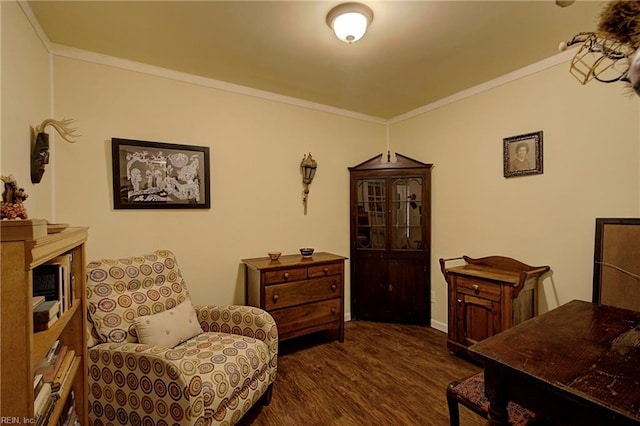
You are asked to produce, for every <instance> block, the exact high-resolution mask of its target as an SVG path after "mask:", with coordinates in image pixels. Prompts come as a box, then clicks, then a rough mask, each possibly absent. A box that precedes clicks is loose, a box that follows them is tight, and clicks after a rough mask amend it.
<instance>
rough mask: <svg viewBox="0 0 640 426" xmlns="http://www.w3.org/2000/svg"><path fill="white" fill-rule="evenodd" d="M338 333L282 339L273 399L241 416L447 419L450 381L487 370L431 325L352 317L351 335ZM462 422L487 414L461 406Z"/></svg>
mask: <svg viewBox="0 0 640 426" xmlns="http://www.w3.org/2000/svg"><path fill="white" fill-rule="evenodd" d="M336 334H337V333H324V334H323V333H316V334H313V335H309V336H303V337H301V338H298V339H292V340H287V341H284V342H281V344H280V356H279V359H278V375H277V378H276V383H275V386H274V391H273V399H272V400H271V404H270V405H269V406H266V407H265V406H261V405H260V404H257V405H256V406H255V407H254V408H253V409H252V411H250V412H249V413H247V414H246V415H245V417H244V418H243V419H241V421H240V423H239V424H240V425H241V426H249V425H251V426H281V425H282V426H289V425H296V426H297V425H301V426H302V425H304V426H313V425H323V426H325V425H327V426H328V425H336V426H337V425H340V426H342V425H345V426H346V425H359V426H360V425H393V426H399V425H420V426H429V425H434V426H435V425H437V426H445V425H448V424H449V414H448V410H447V401H446V398H445V389H446V386H447V385H448V384H449V382H451V381H452V380H457V379H461V378H464V377H466V376H469V375H471V374H473V373H475V372H478V371H480V367H478V366H477V365H474V364H472V363H470V362H468V361H465V360H463V359H461V358H458V357H456V356H453V355H451V354H450V353H449V352H448V351H447V349H446V335H445V334H444V333H442V332H440V331H437V330H435V329H432V328H430V327H421V326H413V325H400V324H387V323H377V322H367V321H350V322H347V323H346V326H345V341H344V343H340V342H338V341H337V340H335V338H336ZM460 424H461V425H462V426H480V425H484V424H486V422H485V420H484V419H482V417H480V416H478V415H477V414H475V413H473V412H471V411H469V410H467V409H466V408H464V407H460Z"/></svg>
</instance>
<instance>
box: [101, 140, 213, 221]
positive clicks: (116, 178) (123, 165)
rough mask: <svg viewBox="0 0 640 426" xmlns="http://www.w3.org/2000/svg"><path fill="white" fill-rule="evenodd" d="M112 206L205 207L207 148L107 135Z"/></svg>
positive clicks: (133, 207) (146, 207)
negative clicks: (111, 181) (111, 179)
mask: <svg viewBox="0 0 640 426" xmlns="http://www.w3.org/2000/svg"><path fill="white" fill-rule="evenodd" d="M111 155H112V160H113V207H114V208H115V209H208V208H211V201H210V198H209V173H210V172H209V148H208V147H203V146H193V145H177V144H170V143H162V142H147V141H138V140H132V139H118V138H112V139H111Z"/></svg>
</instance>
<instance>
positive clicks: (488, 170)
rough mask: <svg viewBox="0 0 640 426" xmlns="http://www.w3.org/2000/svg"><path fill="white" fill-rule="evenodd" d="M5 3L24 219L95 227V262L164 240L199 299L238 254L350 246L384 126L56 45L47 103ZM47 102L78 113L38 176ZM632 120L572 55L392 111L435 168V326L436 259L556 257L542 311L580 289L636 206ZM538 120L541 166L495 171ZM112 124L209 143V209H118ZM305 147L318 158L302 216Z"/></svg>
mask: <svg viewBox="0 0 640 426" xmlns="http://www.w3.org/2000/svg"><path fill="white" fill-rule="evenodd" d="M1 5H2V9H1V10H2V16H1V18H2V141H1V143H2V145H1V148H2V149H1V154H0V156H1V170H0V172H1V173H2V174H3V175H5V174H9V173H13V174H14V175H15V176H16V177H17V178H18V180H19V183H20V184H21V185H22V186H24V187H25V188H26V189H27V192H28V193H29V194H30V196H31V197H30V198H29V200H28V201H27V208H28V210H29V213H30V215H31V216H32V217H41V218H46V219H49V220H52V221H57V222H63V223H72V224H74V225H86V226H89V227H90V239H89V242H88V246H87V254H88V256H89V258H98V257H105V256H129V255H133V254H139V253H142V252H146V251H148V250H152V249H155V248H170V249H172V250H174V251H175V252H176V254H177V255H178V258H179V261H180V263H181V267H182V269H183V271H184V275H185V278H186V279H187V281H188V283H189V285H190V288H191V292H192V294H193V296H194V298H195V299H196V300H197V301H198V302H199V303H232V302H236V303H237V302H242V300H243V295H244V293H243V288H242V270H241V268H240V259H242V258H245V257H254V256H263V255H264V254H265V253H266V252H267V251H268V250H274V249H278V250H281V251H283V252H285V253H293V252H295V251H296V250H297V249H298V248H299V247H301V246H303V245H304V246H306V245H312V246H314V247H316V248H317V249H319V250H324V251H332V252H335V253H339V254H343V255H346V256H348V255H349V237H348V234H349V223H348V172H347V167H348V166H352V165H355V164H358V163H359V162H361V161H363V160H365V159H368V158H370V157H373V156H374V155H377V154H379V153H380V152H381V151H384V150H386V129H385V127H384V126H383V125H382V124H380V123H375V122H370V121H366V120H358V119H355V118H349V117H344V116H340V115H337V114H331V113H328V112H320V111H317V110H313V109H307V108H303V107H301V106H296V105H290V104H283V103H278V102H274V101H269V100H266V99H260V98H253V97H250V96H246V95H240V94H236V93H230V92H227V91H223V90H219V89H215V88H211V87H205V86H201V85H198V84H195V83H193V82H185V81H178V80H174V79H171V78H163V77H158V76H155V75H151V74H148V73H145V72H139V71H134V70H124V69H119V68H117V67H113V66H108V65H99V64H96V63H91V62H87V61H82V60H77V59H71V58H66V57H61V56H56V57H55V58H54V60H53V73H54V84H53V89H54V92H55V96H54V99H55V102H54V103H52V101H51V99H52V98H51V93H50V92H51V83H50V81H51V80H50V71H49V60H50V55H49V54H47V51H46V49H45V47H44V46H43V44H42V43H41V42H40V41H39V40H38V37H37V36H36V34H35V32H34V30H33V29H32V28H31V27H30V24H29V23H28V20H27V19H26V17H25V16H24V14H23V12H22V10H21V9H20V7H19V6H18V5H17V4H16V3H13V2H1ZM52 104H53V105H52ZM54 110H55V111H54ZM50 116H55V117H56V118H62V117H70V118H75V119H76V120H77V127H78V129H79V132H78V133H80V134H81V135H82V137H81V138H80V140H79V142H78V143H76V144H73V145H72V144H68V143H66V142H64V141H63V140H61V139H59V138H58V140H57V141H55V142H53V143H52V164H51V165H50V166H49V168H48V170H47V173H46V174H45V177H44V179H43V182H42V183H41V184H38V185H31V184H30V181H29V150H30V149H29V138H28V135H29V126H30V125H35V124H38V123H39V122H40V121H42V120H43V119H44V118H49V117H50ZM639 118H640V108H639V102H638V99H637V98H636V97H628V96H625V95H624V94H623V91H622V90H621V86H620V85H604V84H598V83H590V84H589V85H587V86H584V87H583V86H580V85H579V84H578V83H577V82H576V81H574V80H573V78H572V77H571V76H570V75H569V74H568V72H567V68H566V64H565V65H562V66H557V67H554V68H551V69H548V70H546V71H541V72H538V73H535V74H534V75H531V76H529V77H525V78H521V79H519V80H517V81H514V82H511V83H508V84H506V85H503V86H500V87H497V88H494V89H490V90H487V91H484V92H481V93H478V94H476V95H474V96H471V97H469V98H466V99H464V100H459V101H457V102H454V103H451V104H449V105H446V106H443V107H441V108H437V109H434V110H432V111H429V112H425V113H423V114H420V115H417V116H415V117H413V118H408V119H405V120H403V121H394V122H392V125H391V126H390V127H391V132H390V134H391V149H392V150H393V151H397V152H400V153H402V154H404V155H408V156H410V157H413V158H415V159H417V160H420V161H423V162H427V163H433V164H434V168H433V219H432V228H433V233H432V287H433V289H434V290H435V293H436V300H435V303H434V304H433V323H434V325H436V326H438V327H440V328H442V327H443V326H444V324H445V323H446V286H445V283H444V280H443V279H442V277H441V275H440V272H439V268H438V264H437V260H438V258H439V257H453V256H459V255H462V254H467V255H470V256H475V257H479V256H485V255H489V254H501V255H506V256H512V257H515V258H517V259H520V260H522V261H524V262H527V263H530V264H534V265H541V264H548V265H550V266H551V267H552V273H551V274H549V275H547V276H546V277H545V279H544V281H543V286H542V290H543V291H542V295H541V305H542V306H541V308H542V310H547V309H550V308H553V307H555V306H557V305H558V304H561V303H564V302H566V301H568V300H571V299H574V298H579V299H589V298H590V292H591V274H592V259H593V227H594V219H595V217H605V216H609V217H616V216H619V217H623V216H635V217H637V216H640V189H639V188H640V176H639V173H640V172H639V170H640V167H639V164H640V143H639V141H640V137H639V135H640V119H639ZM537 130H542V131H544V174H542V175H536V176H527V177H520V178H510V179H505V178H504V177H503V175H502V138H504V137H507V136H513V135H517V134H521V133H527V132H531V131H537ZM112 137H122V138H131V139H141V140H152V141H162V142H170V143H182V144H193V145H203V146H208V147H210V150H211V197H212V208H211V209H210V210H202V211H201V210H197V211H189V210H177V211H175V210H173V211H172V210H152V211H148V210H137V211H136V210H132V211H125V210H113V207H112V205H113V202H112V189H111V153H110V140H111V138H112ZM308 151H311V152H312V153H313V155H314V158H316V159H317V160H318V163H319V169H318V174H317V177H316V179H315V181H314V183H313V184H312V185H311V194H310V198H309V213H308V215H307V216H304V215H303V210H302V204H301V195H302V185H301V178H300V174H299V170H298V165H299V162H300V160H301V159H302V155H303V154H304V153H306V152H308ZM347 271H348V264H347ZM347 275H348V274H347ZM347 287H348V281H347ZM347 291H348V290H347ZM347 300H348V299H347ZM346 309H347V311H349V303H348V302H347V304H346Z"/></svg>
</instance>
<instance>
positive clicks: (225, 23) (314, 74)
mask: <svg viewBox="0 0 640 426" xmlns="http://www.w3.org/2000/svg"><path fill="white" fill-rule="evenodd" d="M365 3H366V4H367V5H368V6H369V7H371V9H373V12H374V18H373V22H372V24H371V26H370V27H369V30H368V32H367V34H366V35H365V36H364V38H363V39H362V40H360V41H358V42H356V43H353V44H346V43H343V42H341V41H339V40H338V39H337V38H336V37H335V35H334V34H333V32H332V31H331V30H330V29H329V27H328V26H327V24H326V22H325V18H326V14H327V12H328V11H329V10H330V9H331V8H332V7H334V6H335V5H337V4H339V2H334V1H29V2H28V4H29V6H30V8H31V10H32V11H33V13H34V15H35V17H36V18H37V20H38V22H39V24H40V26H41V27H42V29H43V30H44V32H45V34H46V35H47V37H48V38H49V40H50V41H51V42H52V43H54V44H59V45H64V46H70V47H73V48H78V49H82V50H87V51H91V52H96V53H100V54H104V55H109V56H113V57H117V58H123V59H127V60H132V61H136V62H141V63H145V64H150V65H155V66H159V67H163V68H167V69H171V70H175V71H180V72H185V73H189V74H194V75H197V76H202V77H207V78H211V79H215V80H220V81H224V82H228V83H233V84H238V85H242V86H246V87H250V88H255V89H260V90H263V91H267V92H273V93H276V94H279V95H285V96H290V97H294V98H298V99H303V100H306V101H311V102H315V103H319V104H323V105H328V106H331V107H335V108H340V109H344V110H348V111H352V112H356V113H361V114H365V115H368V116H372V117H377V118H382V119H390V118H393V117H396V116H398V115H401V114H404V113H406V112H409V111H411V110H414V109H416V108H419V107H422V106H425V105H428V104H430V103H432V102H434V101H436V100H439V99H442V98H444V97H447V96H449V95H452V94H455V93H458V92H460V91H462V90H465V89H468V88H471V87H473V86H476V85H478V84H481V83H483V82H486V81H489V80H492V79H494V78H497V77H500V76H502V75H505V74H508V73H510V72H512V71H515V70H517V69H520V68H522V67H525V66H527V65H531V64H533V63H535V62H538V61H540V60H543V59H545V58H548V57H550V56H553V55H555V54H556V53H558V45H559V43H560V42H561V41H566V40H569V39H570V38H571V37H572V36H573V35H575V34H576V33H578V32H581V31H592V30H595V28H596V25H597V21H598V18H599V13H600V10H601V8H602V5H603V2H601V1H577V2H575V3H574V4H572V5H571V6H569V7H564V8H563V7H559V6H557V5H555V4H554V1H553V0H539V1H517V0H514V1H480V0H476V1H365ZM567 72H568V70H567Z"/></svg>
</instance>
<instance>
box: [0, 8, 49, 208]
mask: <svg viewBox="0 0 640 426" xmlns="http://www.w3.org/2000/svg"><path fill="white" fill-rule="evenodd" d="M0 9H1V10H2V29H1V31H2V85H1V92H2V95H1V96H2V130H1V135H2V139H1V140H0V148H1V149H0V173H1V174H2V176H5V175H9V174H12V175H14V177H15V178H16V179H17V181H18V184H19V185H20V186H21V187H23V188H25V192H26V193H27V194H29V198H28V199H27V201H26V203H25V207H26V208H27V213H28V214H29V216H30V217H36V218H39V217H45V218H51V216H52V174H53V168H52V167H51V166H49V168H48V170H47V171H46V173H45V177H44V179H43V181H42V183H40V184H38V185H32V184H31V172H30V170H31V169H30V158H31V136H30V129H29V128H30V126H36V125H38V124H40V123H41V122H42V120H44V119H46V118H50V116H51V114H52V112H51V80H50V74H51V72H50V69H51V67H50V57H49V54H48V52H47V49H46V47H45V46H44V45H43V44H42V42H41V41H40V39H39V38H38V37H37V35H36V33H35V32H34V31H33V28H32V27H31V25H30V24H29V21H28V20H27V19H26V17H25V15H24V13H23V11H22V9H21V8H20V7H19V6H18V4H17V3H15V2H7V1H1V2H0ZM51 141H52V142H53V141H54V138H53V137H52V138H51ZM54 150H55V146H54V147H53V149H52V158H51V162H52V163H53V161H55V159H54V158H53V157H55V152H54Z"/></svg>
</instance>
